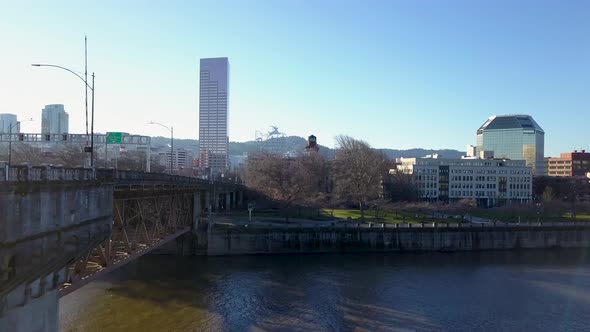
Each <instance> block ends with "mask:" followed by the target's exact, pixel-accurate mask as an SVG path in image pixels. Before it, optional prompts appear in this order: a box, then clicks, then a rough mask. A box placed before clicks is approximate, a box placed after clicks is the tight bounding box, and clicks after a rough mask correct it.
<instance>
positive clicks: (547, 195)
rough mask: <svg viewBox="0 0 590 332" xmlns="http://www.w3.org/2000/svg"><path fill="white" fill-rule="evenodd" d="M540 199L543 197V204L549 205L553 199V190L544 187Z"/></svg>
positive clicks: (549, 187)
mask: <svg viewBox="0 0 590 332" xmlns="http://www.w3.org/2000/svg"><path fill="white" fill-rule="evenodd" d="M542 197H543V202H545V203H551V201H552V200H553V198H554V197H555V194H553V188H552V187H551V186H547V187H545V190H543V195H542Z"/></svg>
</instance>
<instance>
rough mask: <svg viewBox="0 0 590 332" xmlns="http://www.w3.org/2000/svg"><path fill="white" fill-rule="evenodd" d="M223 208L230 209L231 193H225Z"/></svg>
mask: <svg viewBox="0 0 590 332" xmlns="http://www.w3.org/2000/svg"><path fill="white" fill-rule="evenodd" d="M225 210H226V211H229V210H231V193H226V194H225Z"/></svg>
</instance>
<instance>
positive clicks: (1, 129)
mask: <svg viewBox="0 0 590 332" xmlns="http://www.w3.org/2000/svg"><path fill="white" fill-rule="evenodd" d="M11 127H12V132H13V133H18V132H19V131H20V128H19V127H20V126H19V125H18V123H17V121H16V114H9V113H4V114H0V133H9V132H10V128H11Z"/></svg>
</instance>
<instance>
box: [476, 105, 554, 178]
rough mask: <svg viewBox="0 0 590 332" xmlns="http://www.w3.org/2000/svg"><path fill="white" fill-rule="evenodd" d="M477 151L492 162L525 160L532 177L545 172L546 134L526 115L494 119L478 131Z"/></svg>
mask: <svg viewBox="0 0 590 332" xmlns="http://www.w3.org/2000/svg"><path fill="white" fill-rule="evenodd" d="M477 151H478V152H479V151H491V152H493V154H494V158H506V159H513V160H525V161H526V165H527V166H529V167H532V168H533V173H534V174H535V175H543V174H544V169H545V163H544V160H543V159H544V154H545V132H544V131H543V129H542V128H541V127H540V126H539V125H538V124H537V123H536V122H535V120H533V118H532V117H531V116H529V115H508V116H493V117H491V118H489V119H488V120H487V121H486V122H485V123H484V124H483V125H482V126H481V127H480V128H479V129H478V130H477Z"/></svg>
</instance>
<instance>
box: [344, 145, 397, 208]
mask: <svg viewBox="0 0 590 332" xmlns="http://www.w3.org/2000/svg"><path fill="white" fill-rule="evenodd" d="M336 144H337V147H338V150H337V151H336V159H335V174H334V178H335V185H336V192H337V194H338V195H340V196H341V197H345V198H347V199H348V200H350V201H352V202H354V203H355V204H358V207H359V210H360V212H361V219H364V216H365V214H364V213H365V209H366V206H367V204H368V202H369V201H371V200H374V199H377V198H379V197H380V196H382V194H383V187H382V181H383V178H384V176H385V174H386V172H387V163H386V159H385V156H384V155H383V153H381V152H379V151H377V150H374V149H372V148H371V146H370V145H369V144H368V143H366V142H364V141H361V140H357V139H354V138H352V137H350V136H344V135H340V136H338V137H336Z"/></svg>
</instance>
